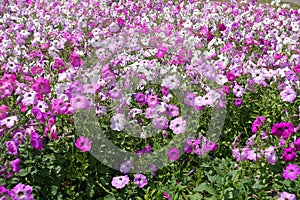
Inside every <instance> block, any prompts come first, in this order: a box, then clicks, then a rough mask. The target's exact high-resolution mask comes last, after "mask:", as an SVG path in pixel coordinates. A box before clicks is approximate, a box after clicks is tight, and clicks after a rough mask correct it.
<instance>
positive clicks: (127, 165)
mask: <svg viewBox="0 0 300 200" xmlns="http://www.w3.org/2000/svg"><path fill="white" fill-rule="evenodd" d="M132 168H133V164H132V162H131V161H130V160H127V161H125V162H123V163H122V164H121V166H120V172H121V173H122V174H127V173H129V172H130V170H131V169H132Z"/></svg>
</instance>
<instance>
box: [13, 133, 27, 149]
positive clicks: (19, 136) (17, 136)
mask: <svg viewBox="0 0 300 200" xmlns="http://www.w3.org/2000/svg"><path fill="white" fill-rule="evenodd" d="M25 140H26V138H25V135H24V133H23V131H22V130H17V131H15V132H14V133H13V137H12V141H14V143H15V144H16V145H17V146H19V145H20V144H21V142H22V141H25Z"/></svg>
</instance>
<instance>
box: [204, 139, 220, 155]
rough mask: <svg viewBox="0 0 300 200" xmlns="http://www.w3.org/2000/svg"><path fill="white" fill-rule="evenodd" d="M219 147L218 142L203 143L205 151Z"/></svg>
mask: <svg viewBox="0 0 300 200" xmlns="http://www.w3.org/2000/svg"><path fill="white" fill-rule="evenodd" d="M217 148H218V143H215V142H211V141H207V142H205V143H204V144H203V146H202V150H203V153H206V152H208V151H215V150H216V149H217Z"/></svg>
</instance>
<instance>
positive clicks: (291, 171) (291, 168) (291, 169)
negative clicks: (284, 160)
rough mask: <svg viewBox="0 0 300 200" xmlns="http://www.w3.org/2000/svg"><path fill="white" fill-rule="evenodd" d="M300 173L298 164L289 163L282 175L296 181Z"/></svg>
mask: <svg viewBox="0 0 300 200" xmlns="http://www.w3.org/2000/svg"><path fill="white" fill-rule="evenodd" d="M299 174H300V168H299V167H298V165H296V164H289V165H287V166H286V168H285V169H284V170H283V173H282V176H283V178H284V179H290V180H291V181H294V180H296V179H297V177H298V175H299Z"/></svg>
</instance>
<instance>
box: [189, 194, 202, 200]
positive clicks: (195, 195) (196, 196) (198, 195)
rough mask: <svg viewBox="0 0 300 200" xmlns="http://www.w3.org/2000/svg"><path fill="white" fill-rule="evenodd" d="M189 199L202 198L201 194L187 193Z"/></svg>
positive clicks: (197, 199)
mask: <svg viewBox="0 0 300 200" xmlns="http://www.w3.org/2000/svg"><path fill="white" fill-rule="evenodd" d="M188 198H189V200H199V199H202V198H203V196H202V195H201V194H190V195H188Z"/></svg>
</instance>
